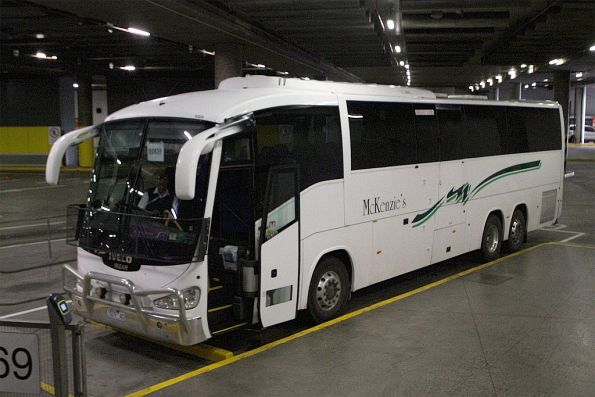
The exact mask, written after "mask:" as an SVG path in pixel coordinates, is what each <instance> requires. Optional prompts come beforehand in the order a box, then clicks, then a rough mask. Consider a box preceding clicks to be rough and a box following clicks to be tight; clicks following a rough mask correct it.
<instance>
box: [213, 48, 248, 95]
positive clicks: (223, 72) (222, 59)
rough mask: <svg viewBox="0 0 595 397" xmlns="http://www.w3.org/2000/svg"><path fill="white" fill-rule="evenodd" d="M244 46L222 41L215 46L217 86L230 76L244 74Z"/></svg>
mask: <svg viewBox="0 0 595 397" xmlns="http://www.w3.org/2000/svg"><path fill="white" fill-rule="evenodd" d="M243 52H244V51H243V48H242V46H241V45H240V44H237V43H220V44H217V46H216V47H215V88H217V87H218V86H219V83H220V82H221V81H223V80H225V79H227V78H229V77H240V76H242V62H243V61H244V59H243V58H244V54H243Z"/></svg>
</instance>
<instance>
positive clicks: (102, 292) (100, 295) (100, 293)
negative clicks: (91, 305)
mask: <svg viewBox="0 0 595 397" xmlns="http://www.w3.org/2000/svg"><path fill="white" fill-rule="evenodd" d="M94 292H95V296H96V297H98V298H99V299H105V295H106V294H107V289H105V288H103V287H97V288H95V291H94Z"/></svg>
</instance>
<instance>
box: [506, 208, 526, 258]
mask: <svg viewBox="0 0 595 397" xmlns="http://www.w3.org/2000/svg"><path fill="white" fill-rule="evenodd" d="M526 232H527V221H526V219H525V214H523V211H521V210H519V209H518V208H517V209H516V210H514V212H513V214H512V219H510V229H509V231H508V243H507V244H506V245H507V248H508V251H509V252H516V251H518V250H520V249H521V247H522V246H523V243H524V242H525V235H526Z"/></svg>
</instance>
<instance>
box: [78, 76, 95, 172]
mask: <svg viewBox="0 0 595 397" xmlns="http://www.w3.org/2000/svg"><path fill="white" fill-rule="evenodd" d="M77 83H78V85H79V88H78V89H77V91H76V92H77V103H78V127H86V126H89V125H92V124H93V96H92V92H91V78H90V77H89V76H77ZM78 148H79V165H80V166H81V167H91V166H92V165H93V157H94V156H93V140H88V141H85V142H83V143H81V144H80V145H79V147H78Z"/></svg>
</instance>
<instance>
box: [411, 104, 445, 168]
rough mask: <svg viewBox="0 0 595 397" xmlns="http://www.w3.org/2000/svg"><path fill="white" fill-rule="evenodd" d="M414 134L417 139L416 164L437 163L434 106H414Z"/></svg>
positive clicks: (437, 143) (436, 131)
mask: <svg viewBox="0 0 595 397" xmlns="http://www.w3.org/2000/svg"><path fill="white" fill-rule="evenodd" d="M415 134H416V137H417V162H418V163H432V162H435V161H439V159H440V153H439V142H438V136H439V134H438V125H437V123H436V111H435V109H434V105H419V104H416V105H415Z"/></svg>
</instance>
